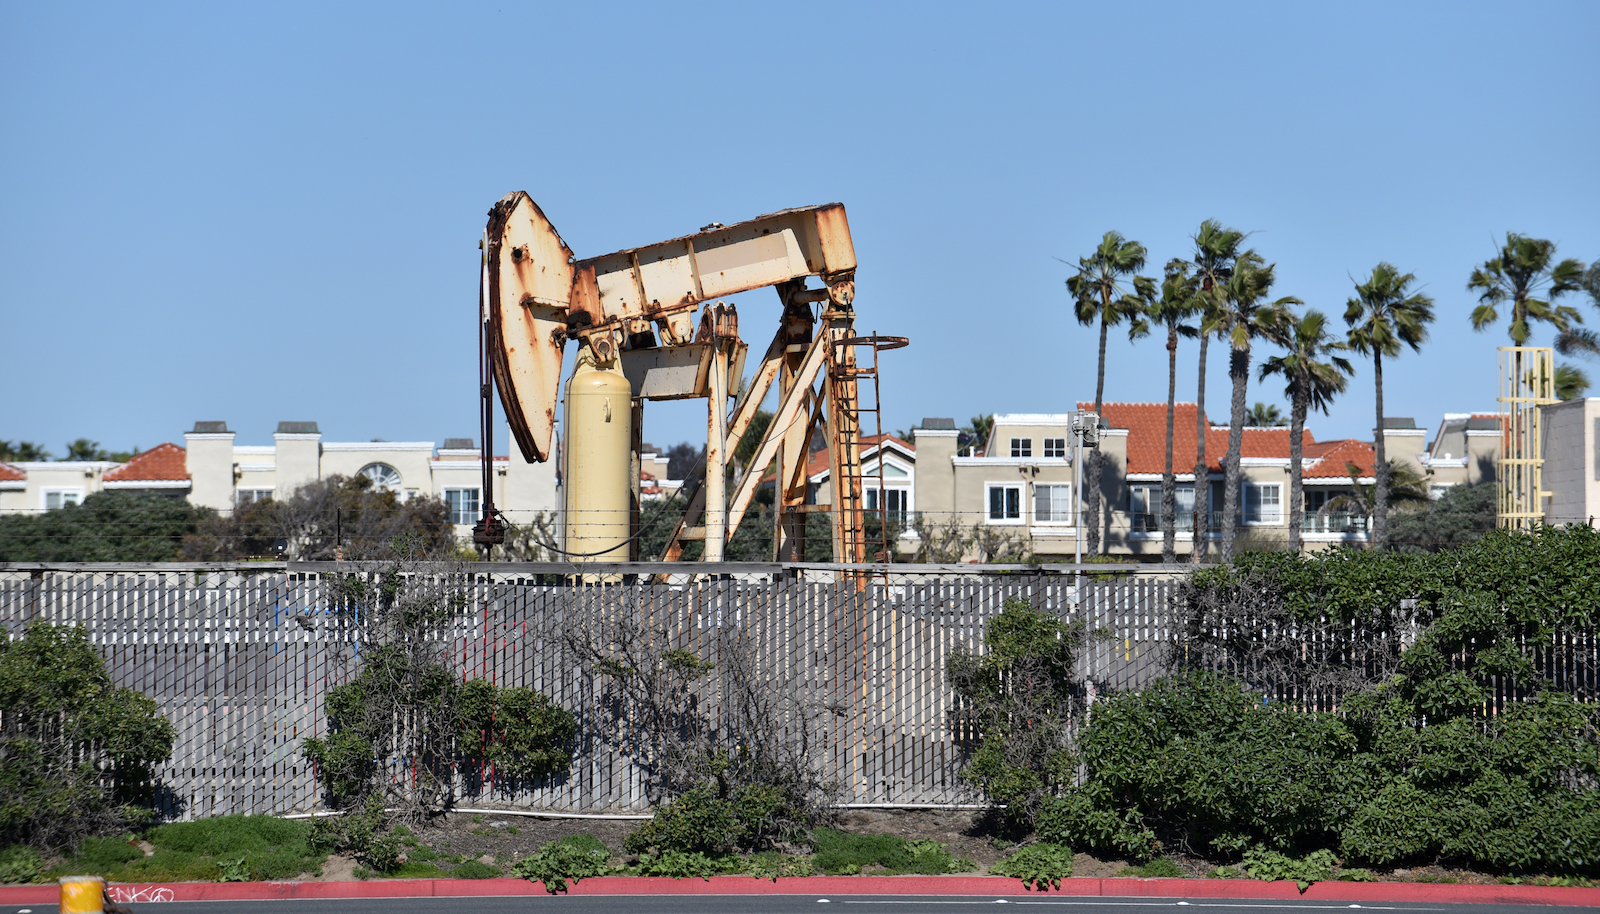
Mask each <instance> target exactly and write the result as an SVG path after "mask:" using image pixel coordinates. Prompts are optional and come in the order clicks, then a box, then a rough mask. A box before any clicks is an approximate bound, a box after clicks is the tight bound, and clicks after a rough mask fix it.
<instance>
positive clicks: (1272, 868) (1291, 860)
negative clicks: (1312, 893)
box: [1239, 847, 1335, 894]
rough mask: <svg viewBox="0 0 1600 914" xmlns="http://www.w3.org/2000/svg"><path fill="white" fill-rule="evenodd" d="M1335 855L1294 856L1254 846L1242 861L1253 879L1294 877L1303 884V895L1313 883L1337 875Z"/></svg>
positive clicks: (1322, 852)
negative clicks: (1334, 870) (1335, 873)
mask: <svg viewBox="0 0 1600 914" xmlns="http://www.w3.org/2000/svg"><path fill="white" fill-rule="evenodd" d="M1334 862H1335V861H1334V858H1333V854H1332V852H1330V851H1328V850H1325V849H1324V850H1317V851H1312V852H1311V853H1309V854H1307V855H1306V856H1304V857H1290V856H1287V855H1285V854H1280V853H1278V852H1277V851H1274V850H1268V849H1266V848H1262V847H1253V848H1251V849H1250V850H1247V851H1245V852H1244V859H1243V861H1241V862H1240V864H1239V869H1241V870H1243V871H1244V872H1245V873H1246V874H1248V875H1249V876H1250V878H1251V879H1260V880H1262V881H1263V882H1275V881H1277V880H1279V879H1291V880H1293V881H1294V882H1295V884H1296V885H1298V886H1299V887H1300V892H1301V894H1305V890H1306V889H1308V888H1310V887H1311V883H1313V882H1326V881H1328V880H1329V879H1332V878H1333V866H1334Z"/></svg>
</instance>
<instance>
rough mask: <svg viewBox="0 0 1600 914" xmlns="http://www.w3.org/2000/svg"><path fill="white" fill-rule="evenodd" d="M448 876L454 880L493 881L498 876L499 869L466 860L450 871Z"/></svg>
mask: <svg viewBox="0 0 1600 914" xmlns="http://www.w3.org/2000/svg"><path fill="white" fill-rule="evenodd" d="M450 875H451V877H453V878H455V879H493V878H495V877H496V876H499V875H500V868H499V867H495V866H490V865H489V864H487V863H483V862H480V861H477V860H468V861H466V862H465V863H462V864H459V865H457V866H456V867H454V868H453V869H451V870H450Z"/></svg>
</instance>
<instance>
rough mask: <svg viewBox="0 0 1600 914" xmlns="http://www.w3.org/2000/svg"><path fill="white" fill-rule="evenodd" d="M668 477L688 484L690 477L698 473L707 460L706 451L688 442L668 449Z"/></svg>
mask: <svg viewBox="0 0 1600 914" xmlns="http://www.w3.org/2000/svg"><path fill="white" fill-rule="evenodd" d="M665 456H666V458H667V476H668V478H671V479H679V480H683V481H684V482H687V481H688V480H689V477H690V476H691V475H693V474H694V473H696V472H698V470H699V468H700V466H701V465H702V464H703V462H704V461H705V459H706V449H705V448H703V447H698V448H697V447H695V446H694V445H692V444H690V443H689V442H687V441H680V442H678V443H677V444H674V445H673V446H672V447H669V448H667V453H666V455H665Z"/></svg>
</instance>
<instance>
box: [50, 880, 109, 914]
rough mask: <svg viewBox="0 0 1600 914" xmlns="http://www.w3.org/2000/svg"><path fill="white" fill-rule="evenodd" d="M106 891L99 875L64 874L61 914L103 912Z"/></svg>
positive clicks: (95, 913)
mask: <svg viewBox="0 0 1600 914" xmlns="http://www.w3.org/2000/svg"><path fill="white" fill-rule="evenodd" d="M105 891H106V881H105V880H104V879H101V878H100V877H99V876H62V877H61V908H60V910H61V914H101V912H102V911H104V910H105V907H104V904H103V902H104V898H105Z"/></svg>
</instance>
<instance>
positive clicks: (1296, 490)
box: [1289, 385, 1309, 555]
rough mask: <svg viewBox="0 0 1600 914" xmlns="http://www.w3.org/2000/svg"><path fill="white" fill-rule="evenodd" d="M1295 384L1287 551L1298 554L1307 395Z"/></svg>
mask: <svg viewBox="0 0 1600 914" xmlns="http://www.w3.org/2000/svg"><path fill="white" fill-rule="evenodd" d="M1300 388H1301V385H1296V387H1295V392H1294V402H1293V404H1292V405H1291V406H1290V408H1289V551H1290V552H1291V553H1293V554H1295V555H1299V554H1300V539H1301V535H1300V530H1301V524H1302V521H1301V517H1300V516H1301V515H1302V514H1304V513H1305V492H1304V488H1303V486H1304V484H1303V482H1302V475H1301V465H1300V457H1301V454H1302V453H1303V450H1302V449H1303V447H1304V444H1303V439H1304V438H1305V431H1306V401H1307V400H1308V399H1309V397H1308V396H1307V395H1306V392H1305V391H1304V390H1302V389H1300Z"/></svg>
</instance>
